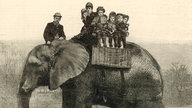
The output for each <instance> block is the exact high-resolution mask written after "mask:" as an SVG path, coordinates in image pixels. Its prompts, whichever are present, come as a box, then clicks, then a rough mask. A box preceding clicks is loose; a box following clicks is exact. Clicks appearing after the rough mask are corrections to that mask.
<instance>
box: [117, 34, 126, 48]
mask: <svg viewBox="0 0 192 108" xmlns="http://www.w3.org/2000/svg"><path fill="white" fill-rule="evenodd" d="M126 37H127V35H126V34H125V33H121V32H119V33H117V40H116V41H117V47H118V48H120V47H121V46H122V44H121V42H122V43H123V48H125V45H126Z"/></svg>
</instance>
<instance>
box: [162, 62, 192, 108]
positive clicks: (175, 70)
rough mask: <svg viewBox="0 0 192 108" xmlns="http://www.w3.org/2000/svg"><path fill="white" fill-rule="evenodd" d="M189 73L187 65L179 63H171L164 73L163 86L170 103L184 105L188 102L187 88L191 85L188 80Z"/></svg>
mask: <svg viewBox="0 0 192 108" xmlns="http://www.w3.org/2000/svg"><path fill="white" fill-rule="evenodd" d="M190 78H191V75H190V74H189V72H188V67H187V66H186V65H184V64H181V63H178V62H177V63H172V64H171V67H170V69H169V70H167V72H166V74H165V86H166V87H165V88H166V89H167V92H168V94H169V96H171V97H170V98H172V101H175V102H172V103H175V104H177V105H179V106H183V105H186V104H187V103H188V98H187V97H188V96H187V95H188V89H190V88H189V87H190V86H192V83H191V81H190Z"/></svg>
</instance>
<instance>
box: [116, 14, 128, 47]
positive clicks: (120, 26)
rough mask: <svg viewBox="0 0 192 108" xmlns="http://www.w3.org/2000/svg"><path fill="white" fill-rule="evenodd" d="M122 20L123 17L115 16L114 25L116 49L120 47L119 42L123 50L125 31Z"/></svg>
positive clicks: (120, 15)
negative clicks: (115, 21)
mask: <svg viewBox="0 0 192 108" xmlns="http://www.w3.org/2000/svg"><path fill="white" fill-rule="evenodd" d="M123 20H124V15H123V14H117V23H116V29H117V30H116V35H117V39H116V42H117V45H116V47H118V48H120V47H121V42H123V47H124V48H125V44H126V36H127V31H126V24H125V23H124V21H123Z"/></svg>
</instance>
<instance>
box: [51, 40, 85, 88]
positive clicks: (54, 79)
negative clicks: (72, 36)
mask: <svg viewBox="0 0 192 108" xmlns="http://www.w3.org/2000/svg"><path fill="white" fill-rule="evenodd" d="M57 48H59V49H58V50H57V51H58V54H56V57H55V60H54V64H53V67H52V68H51V70H50V90H54V89H57V88H58V87H59V86H60V85H62V84H63V83H64V82H65V81H67V80H68V79H70V78H73V77H75V76H78V75H79V74H80V73H81V72H82V71H84V70H85V68H86V67H87V64H88V62H89V53H88V52H87V51H86V49H85V48H84V46H82V45H80V44H78V43H72V42H69V41H65V42H64V44H61V45H59V47H58V46H57Z"/></svg>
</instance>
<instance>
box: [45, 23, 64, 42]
mask: <svg viewBox="0 0 192 108" xmlns="http://www.w3.org/2000/svg"><path fill="white" fill-rule="evenodd" d="M57 34H58V36H59V38H60V37H63V38H64V39H66V36H65V33H64V31H63V25H61V24H59V25H58V26H56V25H55V24H54V23H53V22H51V23H48V24H47V26H46V27H45V30H44V34H43V36H44V39H45V42H46V43H47V41H50V42H52V41H53V40H54V39H55V36H56V35H57Z"/></svg>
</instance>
